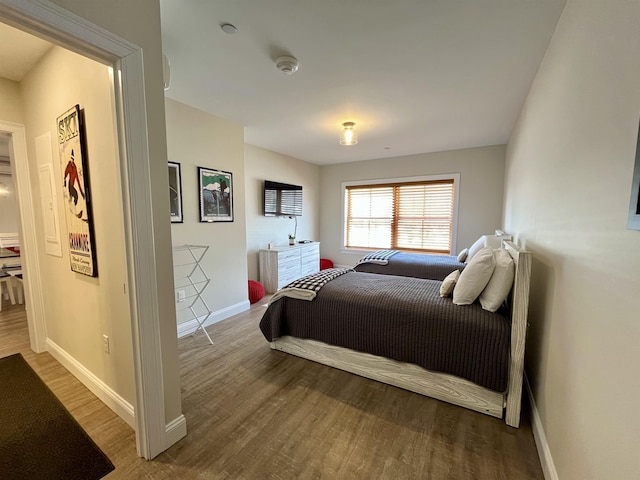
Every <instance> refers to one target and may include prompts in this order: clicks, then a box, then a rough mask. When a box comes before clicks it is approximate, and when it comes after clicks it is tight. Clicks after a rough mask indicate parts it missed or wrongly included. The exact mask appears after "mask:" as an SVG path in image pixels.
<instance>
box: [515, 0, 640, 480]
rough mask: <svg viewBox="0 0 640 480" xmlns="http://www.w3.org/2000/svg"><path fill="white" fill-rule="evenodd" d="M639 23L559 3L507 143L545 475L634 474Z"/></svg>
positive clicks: (607, 10)
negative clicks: (528, 272)
mask: <svg viewBox="0 0 640 480" xmlns="http://www.w3.org/2000/svg"><path fill="white" fill-rule="evenodd" d="M638 25H640V4H638V2H632V1H623V0H611V1H607V2H603V1H601V0H569V1H568V2H567V5H566V7H565V10H564V13H563V15H562V17H561V19H560V21H559V23H558V26H557V29H556V32H555V35H554V37H553V40H552V42H551V44H550V46H549V49H548V51H547V53H546V56H545V58H544V61H543V63H542V64H541V66H540V70H539V72H538V75H537V77H536V79H535V81H534V83H533V85H532V88H531V91H530V92H529V96H528V99H527V101H526V103H525V106H524V108H523V111H522V113H521V115H520V119H519V122H518V125H517V126H516V128H515V129H514V131H513V134H512V136H511V139H510V142H509V145H508V151H507V163H506V188H505V228H506V229H507V230H508V231H510V232H512V233H514V234H515V236H516V239H517V240H518V241H519V242H521V243H522V244H524V246H525V247H526V248H527V250H530V251H531V252H532V253H533V259H534V262H533V269H532V284H531V302H530V316H529V323H530V329H529V338H528V342H527V355H526V371H527V376H528V379H529V382H530V384H531V389H532V391H533V397H534V401H535V406H536V411H535V413H536V415H535V417H536V418H534V420H537V426H538V430H539V434H540V433H541V434H542V436H541V437H540V436H539V437H538V440H539V441H540V440H542V445H541V444H540V443H539V444H538V450H539V451H540V452H541V455H542V457H543V467H545V468H546V470H547V476H548V478H560V479H562V480H589V479H593V480H596V479H603V478H611V479H613V478H615V479H616V480H631V479H638V478H640V461H639V460H638V458H639V455H638V454H639V453H640V451H639V445H640V415H638V408H637V405H638V398H640V382H639V381H638V371H637V367H638V365H640V347H639V345H640V322H639V321H638V312H640V296H639V295H638V293H639V292H640V274H639V272H640V254H639V253H638V246H639V245H640V231H632V230H627V229H626V225H627V213H628V208H629V200H630V192H631V180H632V176H633V166H634V159H635V153H636V152H635V150H636V140H637V138H638V121H639V115H640V109H639V105H640V88H639V87H638V85H640V63H638V61H637V59H638V49H639V47H640V29H638ZM534 426H535V425H534Z"/></svg>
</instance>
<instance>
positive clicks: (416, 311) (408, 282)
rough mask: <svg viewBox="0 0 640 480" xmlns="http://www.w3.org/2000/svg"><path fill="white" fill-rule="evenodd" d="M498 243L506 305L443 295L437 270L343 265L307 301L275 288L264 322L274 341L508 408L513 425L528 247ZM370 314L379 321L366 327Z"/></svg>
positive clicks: (441, 395)
mask: <svg viewBox="0 0 640 480" xmlns="http://www.w3.org/2000/svg"><path fill="white" fill-rule="evenodd" d="M504 249H505V250H507V251H508V252H509V254H510V255H511V257H512V258H513V260H514V264H515V278H514V284H513V288H512V291H511V294H510V299H509V302H508V304H509V305H510V306H509V307H508V308H507V307H503V308H501V309H500V310H498V311H497V312H496V313H490V312H487V311H484V310H483V309H482V308H481V307H480V306H479V305H478V304H477V303H475V304H473V305H468V306H458V305H453V304H452V301H451V299H448V298H440V296H439V295H438V292H439V289H440V286H441V285H442V282H439V281H436V280H431V279H418V278H411V277H401V276H393V275H389V276H387V275H377V274H372V273H368V272H355V271H353V270H349V271H347V272H345V273H342V274H340V275H339V276H337V277H336V278H334V279H332V280H330V281H328V282H327V283H326V284H324V286H322V288H320V289H319V290H317V292H316V293H315V298H313V300H312V301H309V300H305V299H301V298H290V297H284V298H280V299H278V300H276V301H273V298H275V296H274V297H273V298H272V301H271V302H270V305H269V307H268V308H267V311H266V312H265V314H264V316H263V317H262V319H261V321H260V329H261V331H262V333H263V334H264V336H265V338H266V339H267V341H269V342H270V346H271V348H272V349H275V350H280V351H283V352H286V353H289V354H293V355H297V356H299V357H303V358H306V359H309V360H313V361H316V362H319V363H322V364H325V365H328V366H332V367H335V368H339V369H341V370H345V371H348V372H351V373H355V374H357V375H361V376H363V377H367V378H371V379H373V380H377V381H381V382H383V383H387V384H390V385H394V386H397V387H400V388H404V389H407V390H410V391H413V392H416V393H419V394H422V395H426V396H429V397H433V398H436V399H438V400H442V401H446V402H449V403H453V404H455V405H459V406H462V407H466V408H469V409H472V410H475V411H478V412H481V413H485V414H487V415H491V416H493V417H498V418H504V420H505V422H506V423H507V424H508V425H510V426H512V427H516V428H517V427H518V426H519V422H520V406H521V395H522V376H523V366H524V344H525V335H526V322H527V309H528V296H529V275H530V265H531V256H530V254H529V253H528V252H523V251H520V250H519V249H518V248H517V247H516V245H514V244H513V243H511V242H505V243H504ZM276 295H277V294H276ZM416 299H419V300H416ZM425 319H428V321H426V322H425ZM374 322H375V323H376V324H380V323H381V324H382V327H381V328H380V329H379V330H376V332H373V333H372V332H371V331H370V330H369V329H370V326H371V324H373V323H374ZM470 353H471V355H470Z"/></svg>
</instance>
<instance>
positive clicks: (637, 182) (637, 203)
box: [627, 128, 640, 230]
mask: <svg viewBox="0 0 640 480" xmlns="http://www.w3.org/2000/svg"><path fill="white" fill-rule="evenodd" d="M627 229H628V230H640V128H639V129H638V141H637V144H636V160H635V164H634V169H633V179H632V180H631V200H630V201H629V215H628V217H627Z"/></svg>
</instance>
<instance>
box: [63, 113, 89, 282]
mask: <svg viewBox="0 0 640 480" xmlns="http://www.w3.org/2000/svg"><path fill="white" fill-rule="evenodd" d="M56 125H57V138H58V147H59V152H60V169H61V171H62V188H63V203H64V212H65V219H66V223H67V242H66V243H67V245H68V247H69V262H70V263H71V270H72V271H74V272H77V273H81V274H83V275H87V276H89V277H97V276H98V268H97V266H98V265H97V258H96V251H95V238H94V232H93V216H92V212H91V195H90V192H89V171H88V168H87V153H86V144H85V130H84V112H83V111H82V110H80V105H76V106H74V107H72V108H70V109H69V110H67V111H66V112H64V113H63V114H62V115H60V116H59V117H58V119H57V121H56Z"/></svg>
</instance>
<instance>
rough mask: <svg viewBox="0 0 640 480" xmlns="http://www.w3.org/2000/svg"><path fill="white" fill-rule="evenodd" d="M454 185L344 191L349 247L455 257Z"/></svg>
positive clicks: (380, 185) (422, 182)
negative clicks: (440, 254)
mask: <svg viewBox="0 0 640 480" xmlns="http://www.w3.org/2000/svg"><path fill="white" fill-rule="evenodd" d="M454 187H455V179H454V178H451V177H450V178H443V179H437V180H418V181H410V182H408V181H406V182H390V183H378V184H368V185H365V184H358V185H345V232H344V233H345V247H346V248H355V249H375V250H378V249H394V250H407V251H417V252H423V253H443V254H451V249H452V244H453V233H454V232H453V226H454V211H455V209H454V206H455V205H454V204H455V188H454Z"/></svg>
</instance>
